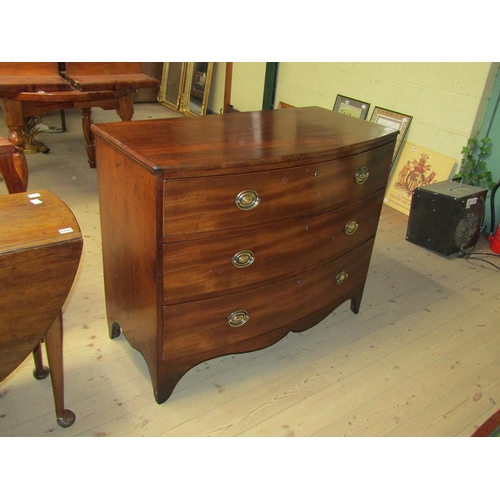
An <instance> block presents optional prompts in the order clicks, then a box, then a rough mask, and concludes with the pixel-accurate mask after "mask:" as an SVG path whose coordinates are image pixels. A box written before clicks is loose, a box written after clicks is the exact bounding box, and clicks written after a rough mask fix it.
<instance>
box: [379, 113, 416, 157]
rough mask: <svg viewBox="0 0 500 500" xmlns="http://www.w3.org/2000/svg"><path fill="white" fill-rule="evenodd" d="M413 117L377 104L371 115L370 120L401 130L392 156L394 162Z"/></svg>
mask: <svg viewBox="0 0 500 500" xmlns="http://www.w3.org/2000/svg"><path fill="white" fill-rule="evenodd" d="M411 119H412V117H411V116H409V115H404V114H403V113H399V112H397V111H391V110H390V109H384V108H380V107H378V106H375V108H374V109H373V112H372V116H371V117H370V121H371V122H374V123H378V124H380V125H383V126H384V127H390V128H393V129H395V130H399V135H398V138H397V139H396V147H395V148H394V155H393V157H392V163H393V164H394V160H395V159H396V158H397V157H398V154H399V151H400V150H401V146H402V145H403V142H404V139H405V137H406V133H407V132H408V128H409V126H410V123H411Z"/></svg>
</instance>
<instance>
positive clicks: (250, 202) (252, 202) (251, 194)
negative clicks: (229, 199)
mask: <svg viewBox="0 0 500 500" xmlns="http://www.w3.org/2000/svg"><path fill="white" fill-rule="evenodd" d="M234 201H235V203H236V206H237V207H238V208H239V209H240V210H252V208H255V207H256V206H257V205H258V204H259V202H260V197H259V195H258V194H257V192H256V191H252V190H251V189H248V190H246V191H242V192H241V193H240V194H239V195H238V196H236V199H235V200H234Z"/></svg>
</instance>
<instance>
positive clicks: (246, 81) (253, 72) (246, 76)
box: [208, 62, 266, 113]
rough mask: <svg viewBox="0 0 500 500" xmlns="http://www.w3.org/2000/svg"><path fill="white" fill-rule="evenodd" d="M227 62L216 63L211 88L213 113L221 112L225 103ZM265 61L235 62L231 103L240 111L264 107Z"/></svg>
mask: <svg viewBox="0 0 500 500" xmlns="http://www.w3.org/2000/svg"><path fill="white" fill-rule="evenodd" d="M225 75H226V63H223V62H219V63H215V64H214V76H213V80H212V86H211V90H210V99H209V105H208V108H209V110H210V111H211V112H212V113H220V112H221V110H222V108H223V105H224V88H225ZM265 76H266V63H265V62H250V63H248V62H235V63H233V80H232V85H231V103H230V104H232V105H233V106H234V107H235V108H236V109H237V110H238V111H256V110H261V109H262V98H263V96H264V79H265Z"/></svg>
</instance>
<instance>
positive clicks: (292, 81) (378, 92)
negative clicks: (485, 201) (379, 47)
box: [275, 62, 499, 164]
mask: <svg viewBox="0 0 500 500" xmlns="http://www.w3.org/2000/svg"><path fill="white" fill-rule="evenodd" d="M498 66H499V65H498V63H489V62H479V63H466V62H465V63H460V62H454V63H404V62H402V63H349V62H345V63H326V62H325V63H297V62H288V63H280V64H279V68H278V79H277V88H276V99H275V106H276V105H277V103H278V102H279V101H284V102H287V103H289V104H292V105H295V106H321V107H324V108H326V109H333V105H334V102H335V98H336V96H337V94H341V95H345V96H349V97H352V98H354V99H359V100H362V101H366V102H369V103H371V106H370V111H369V113H368V119H369V117H370V115H371V112H372V110H373V107H374V106H380V107H382V108H387V109H391V110H394V111H399V112H401V113H405V114H408V115H411V116H413V120H412V124H411V126H410V129H409V132H408V135H407V137H406V140H407V141H409V142H413V143H415V144H418V145H420V146H423V147H426V148H428V149H431V150H433V151H436V152H438V153H441V154H443V155H446V156H450V157H452V158H455V160H456V161H457V164H459V163H460V160H461V154H460V152H461V150H462V146H464V145H465V144H466V142H467V138H468V137H469V136H471V135H474V134H475V133H476V132H477V130H479V127H480V125H481V120H482V118H483V116H484V112H485V109H486V105H487V102H488V97H489V95H490V93H491V88H492V86H493V82H494V79H495V75H496V73H497V71H498Z"/></svg>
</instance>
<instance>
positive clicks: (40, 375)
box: [33, 342, 50, 380]
mask: <svg viewBox="0 0 500 500" xmlns="http://www.w3.org/2000/svg"><path fill="white" fill-rule="evenodd" d="M33 360H34V362H35V368H34V370H33V377H35V378H36V379H37V380H43V379H44V378H47V376H48V375H49V373H50V370H49V369H48V368H47V367H46V366H43V356H42V343H41V342H39V343H38V344H37V346H36V347H35V348H34V349H33Z"/></svg>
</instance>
